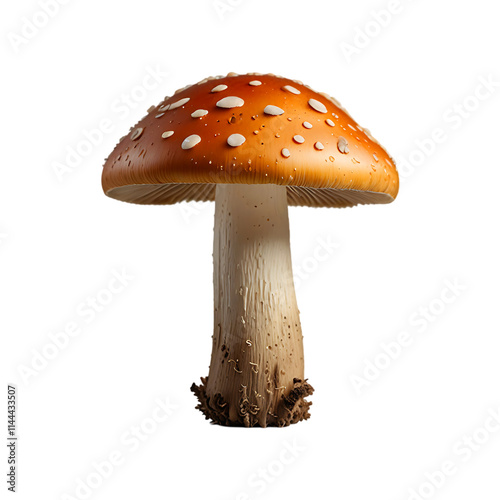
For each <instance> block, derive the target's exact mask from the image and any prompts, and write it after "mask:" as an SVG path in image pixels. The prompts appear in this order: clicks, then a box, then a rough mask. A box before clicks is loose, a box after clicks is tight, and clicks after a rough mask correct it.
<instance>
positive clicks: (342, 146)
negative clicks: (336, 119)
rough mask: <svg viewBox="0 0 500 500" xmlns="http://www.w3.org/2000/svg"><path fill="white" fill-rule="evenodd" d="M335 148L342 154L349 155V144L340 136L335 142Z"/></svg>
mask: <svg viewBox="0 0 500 500" xmlns="http://www.w3.org/2000/svg"><path fill="white" fill-rule="evenodd" d="M337 148H338V150H339V151H340V152H341V153H342V154H347V153H349V144H348V142H347V140H346V139H345V138H344V137H342V136H340V137H339V139H338V141H337Z"/></svg>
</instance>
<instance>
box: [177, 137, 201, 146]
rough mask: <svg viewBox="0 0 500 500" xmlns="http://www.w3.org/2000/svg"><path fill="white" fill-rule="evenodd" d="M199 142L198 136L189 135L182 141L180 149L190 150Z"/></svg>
mask: <svg viewBox="0 0 500 500" xmlns="http://www.w3.org/2000/svg"><path fill="white" fill-rule="evenodd" d="M200 142H201V137H200V136H199V135H196V134H193V135H190V136H189V137H186V138H185V139H184V140H183V141H182V146H181V147H182V149H191V148H194V147H195V146H196V144H199V143H200Z"/></svg>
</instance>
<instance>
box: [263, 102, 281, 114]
mask: <svg viewBox="0 0 500 500" xmlns="http://www.w3.org/2000/svg"><path fill="white" fill-rule="evenodd" d="M264 113H265V114H266V115H272V116H279V115H282V114H283V113H284V111H283V110H282V109H281V108H278V106H273V105H272V104H269V105H268V106H266V107H265V108H264Z"/></svg>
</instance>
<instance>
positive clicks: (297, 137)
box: [293, 135, 305, 144]
mask: <svg viewBox="0 0 500 500" xmlns="http://www.w3.org/2000/svg"><path fill="white" fill-rule="evenodd" d="M293 140H294V141H295V142H297V143H298V144H302V143H304V142H305V139H304V138H303V137H302V136H301V135H294V136H293Z"/></svg>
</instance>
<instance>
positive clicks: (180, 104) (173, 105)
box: [169, 97, 190, 110]
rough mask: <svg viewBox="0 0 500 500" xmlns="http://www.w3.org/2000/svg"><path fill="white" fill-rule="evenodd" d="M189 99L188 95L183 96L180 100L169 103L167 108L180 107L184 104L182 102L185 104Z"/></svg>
mask: <svg viewBox="0 0 500 500" xmlns="http://www.w3.org/2000/svg"><path fill="white" fill-rule="evenodd" d="M189 100H190V98H189V97H184V99H181V100H179V101H177V102H174V103H173V104H171V105H170V108H169V109H170V110H172V109H177V108H180V107H181V106H184V104H186V103H187V102H188V101H189Z"/></svg>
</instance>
